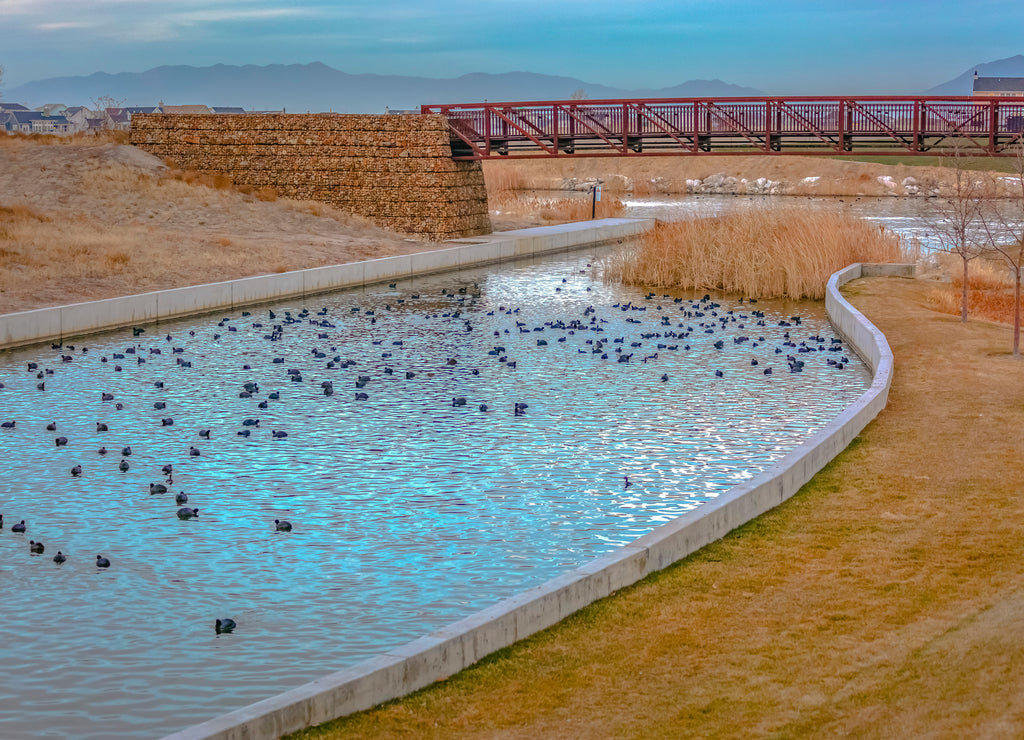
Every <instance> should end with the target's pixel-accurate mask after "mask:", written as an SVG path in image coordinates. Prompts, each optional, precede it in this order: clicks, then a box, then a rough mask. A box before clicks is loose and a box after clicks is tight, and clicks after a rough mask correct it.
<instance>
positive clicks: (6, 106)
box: [0, 101, 28, 112]
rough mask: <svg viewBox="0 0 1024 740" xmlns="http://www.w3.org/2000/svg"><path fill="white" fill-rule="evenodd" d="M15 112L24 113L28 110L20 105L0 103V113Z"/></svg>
mask: <svg viewBox="0 0 1024 740" xmlns="http://www.w3.org/2000/svg"><path fill="white" fill-rule="evenodd" d="M15 110H17V111H26V112H27V111H28V108H26V107H25V106H24V105H22V104H21V103H4V102H2V101H0V111H7V112H10V111H15Z"/></svg>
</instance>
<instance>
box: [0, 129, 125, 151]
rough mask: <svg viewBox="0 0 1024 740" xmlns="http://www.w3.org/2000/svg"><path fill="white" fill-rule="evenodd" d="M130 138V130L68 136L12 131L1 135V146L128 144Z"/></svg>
mask: <svg viewBox="0 0 1024 740" xmlns="http://www.w3.org/2000/svg"><path fill="white" fill-rule="evenodd" d="M129 139H130V134H129V132H128V131H96V132H85V131H83V132H79V133H75V134H68V135H66V136H58V135H57V134H25V133H21V132H18V131H12V132H10V133H7V134H6V135H0V147H18V146H22V145H25V144H36V145H41V146H66V145H68V144H75V145H77V146H103V145H104V144H128V143H129Z"/></svg>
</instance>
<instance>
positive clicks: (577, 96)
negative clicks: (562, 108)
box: [569, 87, 590, 100]
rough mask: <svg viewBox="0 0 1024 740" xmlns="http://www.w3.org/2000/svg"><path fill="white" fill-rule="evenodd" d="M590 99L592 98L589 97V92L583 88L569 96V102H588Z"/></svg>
mask: <svg viewBox="0 0 1024 740" xmlns="http://www.w3.org/2000/svg"><path fill="white" fill-rule="evenodd" d="M588 97H590V96H589V95H587V91H586V90H584V89H583V88H582V87H581V88H578V89H577V90H574V91H573V94H572V95H570V96H569V100H586V99H587V98H588Z"/></svg>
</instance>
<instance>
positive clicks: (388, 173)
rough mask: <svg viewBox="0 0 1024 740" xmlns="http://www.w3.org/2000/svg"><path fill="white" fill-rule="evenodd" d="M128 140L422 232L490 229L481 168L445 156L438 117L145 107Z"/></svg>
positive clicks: (244, 181)
mask: <svg viewBox="0 0 1024 740" xmlns="http://www.w3.org/2000/svg"><path fill="white" fill-rule="evenodd" d="M131 143H132V144H134V145H135V146H137V147H139V148H140V149H144V150H145V151H147V152H150V153H151V154H155V155H156V156H158V157H162V158H164V159H166V160H167V161H169V162H172V163H173V164H174V165H175V166H177V167H180V168H182V169H188V170H198V171H200V172H207V173H212V174H217V175H222V176H225V177H227V178H229V179H230V180H231V182H232V183H234V184H235V185H247V186H249V187H252V188H254V189H258V188H272V189H273V190H274V191H275V192H277V193H279V194H280V195H285V196H288V197H290V198H303V199H309V200H319V201H323V202H325V203H330V204H332V205H334V206H337V207H338V208H341V209H343V210H346V211H348V212H350V213H357V214H359V215H361V216H366V217H367V218H369V219H371V220H373V221H374V222H375V223H376V224H378V225H380V226H383V227H384V228H387V229H392V230H394V231H401V232H404V233H408V234H417V235H419V236H422V237H425V238H427V239H437V240H442V239H451V238H453V237H463V236H471V235H474V234H486V233H488V232H489V231H490V230H491V221H490V217H489V216H488V214H487V191H486V190H485V188H484V173H483V169H482V168H481V166H480V163H479V162H455V161H453V160H452V149H451V139H450V136H449V132H448V121H447V119H446V118H445V117H444V116H440V115H425V116H421V115H401V116H389V115H342V114H339V113H305V114H285V113H280V114H278V113H274V114H263V115H257V114H245V115H215V116H211V115H166V114H161V113H149V114H139V115H136V116H133V117H132V128H131Z"/></svg>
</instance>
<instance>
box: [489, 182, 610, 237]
mask: <svg viewBox="0 0 1024 740" xmlns="http://www.w3.org/2000/svg"><path fill="white" fill-rule="evenodd" d="M488 203H489V206H490V209H491V214H492V215H493V216H497V217H500V220H501V222H502V223H503V224H504V225H505V228H506V229H507V228H514V227H515V226H516V220H517V219H519V220H523V221H526V222H528V223H539V224H541V225H549V224H563V223H570V222H575V221H587V220H589V219H590V218H591V211H592V209H593V211H594V214H595V215H594V218H616V217H619V216H622V215H623V214H624V213H625V212H626V206H625V204H624V203H623V202H622V201H621V200H619V199H618V198H616V197H614V196H609V195H605V196H604V197H603V198H602V199H601V200H600V201H599V202H598V203H597V204H596V208H593V204H592V202H591V195H590V194H589V193H579V194H572V195H567V196H564V197H545V196H540V195H535V194H530V195H527V194H525V193H522V192H518V191H509V190H506V191H502V192H499V193H495V194H494V195H493V196H491V195H488Z"/></svg>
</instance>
